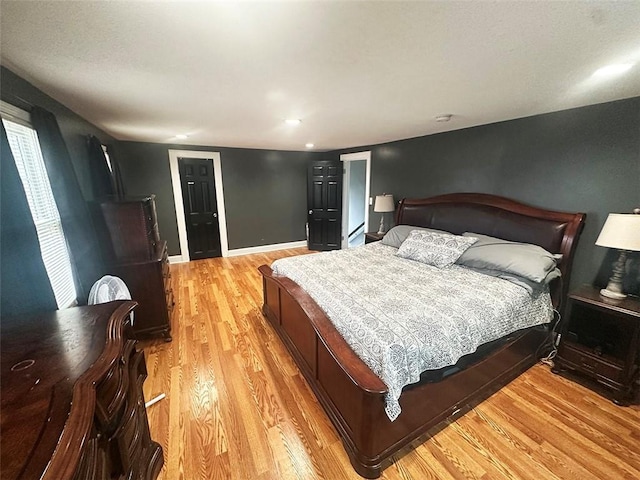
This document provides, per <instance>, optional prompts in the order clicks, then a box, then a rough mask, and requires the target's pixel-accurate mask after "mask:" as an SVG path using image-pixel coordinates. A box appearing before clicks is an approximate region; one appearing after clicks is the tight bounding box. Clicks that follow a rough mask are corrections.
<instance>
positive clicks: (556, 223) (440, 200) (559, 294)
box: [396, 193, 586, 307]
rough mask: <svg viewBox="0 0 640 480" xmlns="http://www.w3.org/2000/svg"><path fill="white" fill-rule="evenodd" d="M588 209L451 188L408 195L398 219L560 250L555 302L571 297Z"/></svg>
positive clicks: (399, 207)
mask: <svg viewBox="0 0 640 480" xmlns="http://www.w3.org/2000/svg"><path fill="white" fill-rule="evenodd" d="M585 218H586V214H584V213H567V212H556V211H553V210H544V209H541V208H536V207H532V206H529V205H525V204H523V203H520V202H516V201H514V200H511V199H509V198H504V197H499V196H496V195H488V194H484V193H452V194H448V195H440V196H437V197H431V198H423V199H417V200H416V199H406V198H405V199H403V200H401V201H400V204H399V206H398V209H397V210H396V224H397V225H415V226H419V227H430V228H436V229H438V230H445V231H447V232H451V233H455V234H457V235H460V234H462V233H464V232H475V233H481V234H484V235H490V236H492V237H498V238H503V239H505V240H511V241H514V242H524V243H532V244H534V245H539V246H541V247H543V248H544V249H546V250H548V251H549V252H551V253H561V254H562V261H561V262H560V264H559V265H558V267H559V268H560V271H561V272H562V281H561V282H556V284H555V285H554V286H552V289H551V290H552V292H551V294H552V297H553V303H554V306H556V307H558V306H559V305H560V303H561V301H562V300H563V299H565V298H566V295H567V290H568V288H569V281H570V278H571V265H572V263H573V254H574V252H575V249H576V246H577V244H578V238H579V237H580V233H582V229H583V228H584V221H585Z"/></svg>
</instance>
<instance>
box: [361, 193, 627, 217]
mask: <svg viewBox="0 0 640 480" xmlns="http://www.w3.org/2000/svg"><path fill="white" fill-rule="evenodd" d="M395 209H396V206H395V204H394V202H393V195H391V194H389V195H386V194H385V195H376V203H375V205H374V206H373V211H374V212H393V211H394V210H395ZM639 216H640V215H639Z"/></svg>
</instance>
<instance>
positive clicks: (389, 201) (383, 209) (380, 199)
mask: <svg viewBox="0 0 640 480" xmlns="http://www.w3.org/2000/svg"><path fill="white" fill-rule="evenodd" d="M395 209H396V206H395V203H394V201H393V195H391V194H390V193H383V194H382V195H376V203H375V205H374V206H373V211H374V212H380V213H382V215H380V228H379V229H378V233H379V234H383V233H385V232H386V230H385V229H384V214H385V213H387V212H393V211H394V210H395Z"/></svg>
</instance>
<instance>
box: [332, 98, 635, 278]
mask: <svg viewBox="0 0 640 480" xmlns="http://www.w3.org/2000/svg"><path fill="white" fill-rule="evenodd" d="M363 150H371V157H372V160H371V195H374V196H375V195H376V194H380V193H382V192H390V193H393V194H394V196H395V197H396V199H400V198H403V197H414V198H415V197H429V196H432V195H438V194H443V193H453V192H483V193H493V194H497V195H503V196H506V197H511V198H514V199H517V200H520V201H522V202H525V203H528V204H531V205H535V206H539V207H545V208H550V209H555V210H565V211H576V212H585V213H587V224H586V228H585V230H584V233H583V234H582V237H581V239H580V243H579V245H578V251H577V254H576V257H575V263H574V270H573V277H572V284H573V285H574V286H575V285H577V284H579V283H591V282H592V281H593V280H594V278H595V277H596V274H597V273H598V271H599V270H600V268H601V266H602V265H603V259H604V257H605V254H606V253H607V252H606V249H604V248H601V247H596V246H595V245H594V243H595V240H596V238H597V235H598V233H599V232H600V229H601V228H602V225H603V223H604V221H605V219H606V217H607V214H608V213H610V212H631V210H632V209H633V208H634V207H637V206H640V97H636V98H632V99H628V100H621V101H617V102H611V103H605V104H600V105H593V106H589V107H583V108H577V109H572V110H566V111H562V112H555V113H550V114H546V115H538V116H534V117H528V118H523V119H518V120H512V121H508V122H501V123H495V124H491V125H483V126H480V127H474V128H468V129H464V130H457V131H452V132H447V133H441V134H437V135H429V136H425V137H418V138H412V139H408V140H401V141H396V142H390V143H386V144H381V145H374V146H365V147H356V148H350V149H348V150H344V151H339V152H332V155H335V156H337V155H339V154H342V153H351V152H358V151H363ZM370 214H371V217H370V218H371V221H370V224H371V225H375V224H376V221H379V218H380V217H379V214H376V213H373V211H371V212H370Z"/></svg>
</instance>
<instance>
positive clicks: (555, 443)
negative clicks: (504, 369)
mask: <svg viewBox="0 0 640 480" xmlns="http://www.w3.org/2000/svg"><path fill="white" fill-rule="evenodd" d="M305 251H306V250H305V249H296V250H285V251H280V252H274V253H271V254H259V255H250V256H244V257H235V258H228V259H212V260H200V261H194V262H191V263H188V264H178V265H172V266H171V274H172V276H173V280H172V281H173V289H174V295H175V296H176V300H177V305H176V307H177V311H176V312H175V315H174V317H173V342H172V343H163V342H160V343H154V344H150V345H147V346H146V348H145V351H146V356H147V367H148V370H149V377H148V379H147V381H146V383H145V396H146V398H147V400H148V399H150V398H152V397H154V396H156V395H157V394H159V393H163V392H164V393H165V394H166V395H167V398H166V399H165V400H162V401H160V402H159V403H157V404H155V405H153V406H151V407H149V410H148V412H149V421H150V427H151V434H152V436H153V438H154V439H155V440H157V441H158V442H159V443H160V444H161V445H162V448H163V449H164V455H165V465H164V468H163V470H162V473H161V475H160V478H161V479H164V480H177V479H189V480H191V479H239V480H249V479H251V480H253V479H261V480H262V479H316V478H318V479H328V480H333V479H343V478H346V479H358V478H361V477H359V476H358V475H357V474H356V473H355V472H354V471H353V470H352V468H351V465H350V463H349V461H348V459H347V456H346V454H345V452H344V450H343V448H342V445H341V443H340V440H339V439H338V436H337V435H336V433H335V432H334V430H333V428H332V425H331V424H330V422H329V420H328V419H327V417H326V415H325V414H324V413H323V411H322V409H321V407H320V406H319V404H318V403H317V401H316V400H315V397H314V396H313V394H312V393H311V391H310V389H309V388H308V387H307V385H306V383H305V381H304V380H303V379H302V377H301V376H300V374H299V373H298V371H297V369H296V367H295V365H294V364H293V362H292V361H291V360H290V358H289V355H288V353H287V351H286V350H285V348H284V347H283V346H282V345H281V343H280V340H279V339H278V338H277V336H276V335H275V334H274V333H273V332H272V330H271V329H270V327H269V325H268V324H267V323H266V320H265V319H264V318H263V316H262V314H261V311H260V308H261V303H262V281H261V279H260V277H259V275H258V273H257V271H256V268H257V267H258V266H259V265H261V264H263V263H267V264H269V263H271V262H272V261H273V260H274V259H276V258H279V257H282V256H289V255H295V254H300V253H304V252H305ZM413 447H414V448H413V449H407V451H405V452H403V454H402V455H398V457H397V459H396V461H395V462H394V463H393V464H392V465H391V466H390V467H388V468H387V469H386V470H385V471H384V472H383V475H382V478H385V479H420V480H422V479H442V480H444V479H452V478H454V479H460V478H462V479H491V480H493V479H535V480H546V479H579V480H588V479H612V480H613V479H615V480H617V479H623V478H628V479H638V478H640V407H639V406H637V405H635V406H633V407H627V408H622V407H617V406H615V405H614V404H613V403H612V402H610V401H608V400H606V399H604V398H602V397H600V396H599V395H597V394H595V393H593V392H591V391H590V390H588V389H586V388H584V387H583V386H580V385H578V384H575V383H572V382H570V381H569V380H566V379H564V378H561V377H557V376H554V375H553V374H551V373H550V372H549V368H548V367H547V366H544V365H537V366H535V367H533V368H532V369H530V370H529V371H528V372H526V373H525V374H523V375H522V376H520V377H519V378H518V379H516V380H515V381H513V382H512V383H511V384H509V385H508V386H507V387H505V388H503V389H502V390H501V391H499V392H498V393H496V394H495V395H493V396H492V397H491V398H489V399H488V400H487V401H485V402H484V403H482V404H480V405H479V406H478V407H476V408H475V409H474V410H472V411H470V412H469V413H467V414H466V415H465V416H463V417H462V418H460V419H458V420H457V421H456V422H455V423H452V424H451V425H449V426H447V427H446V428H444V429H443V430H441V431H440V432H439V433H437V434H436V435H435V436H433V437H432V438H430V439H426V438H425V439H420V441H418V442H415V444H414V445H413Z"/></svg>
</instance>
